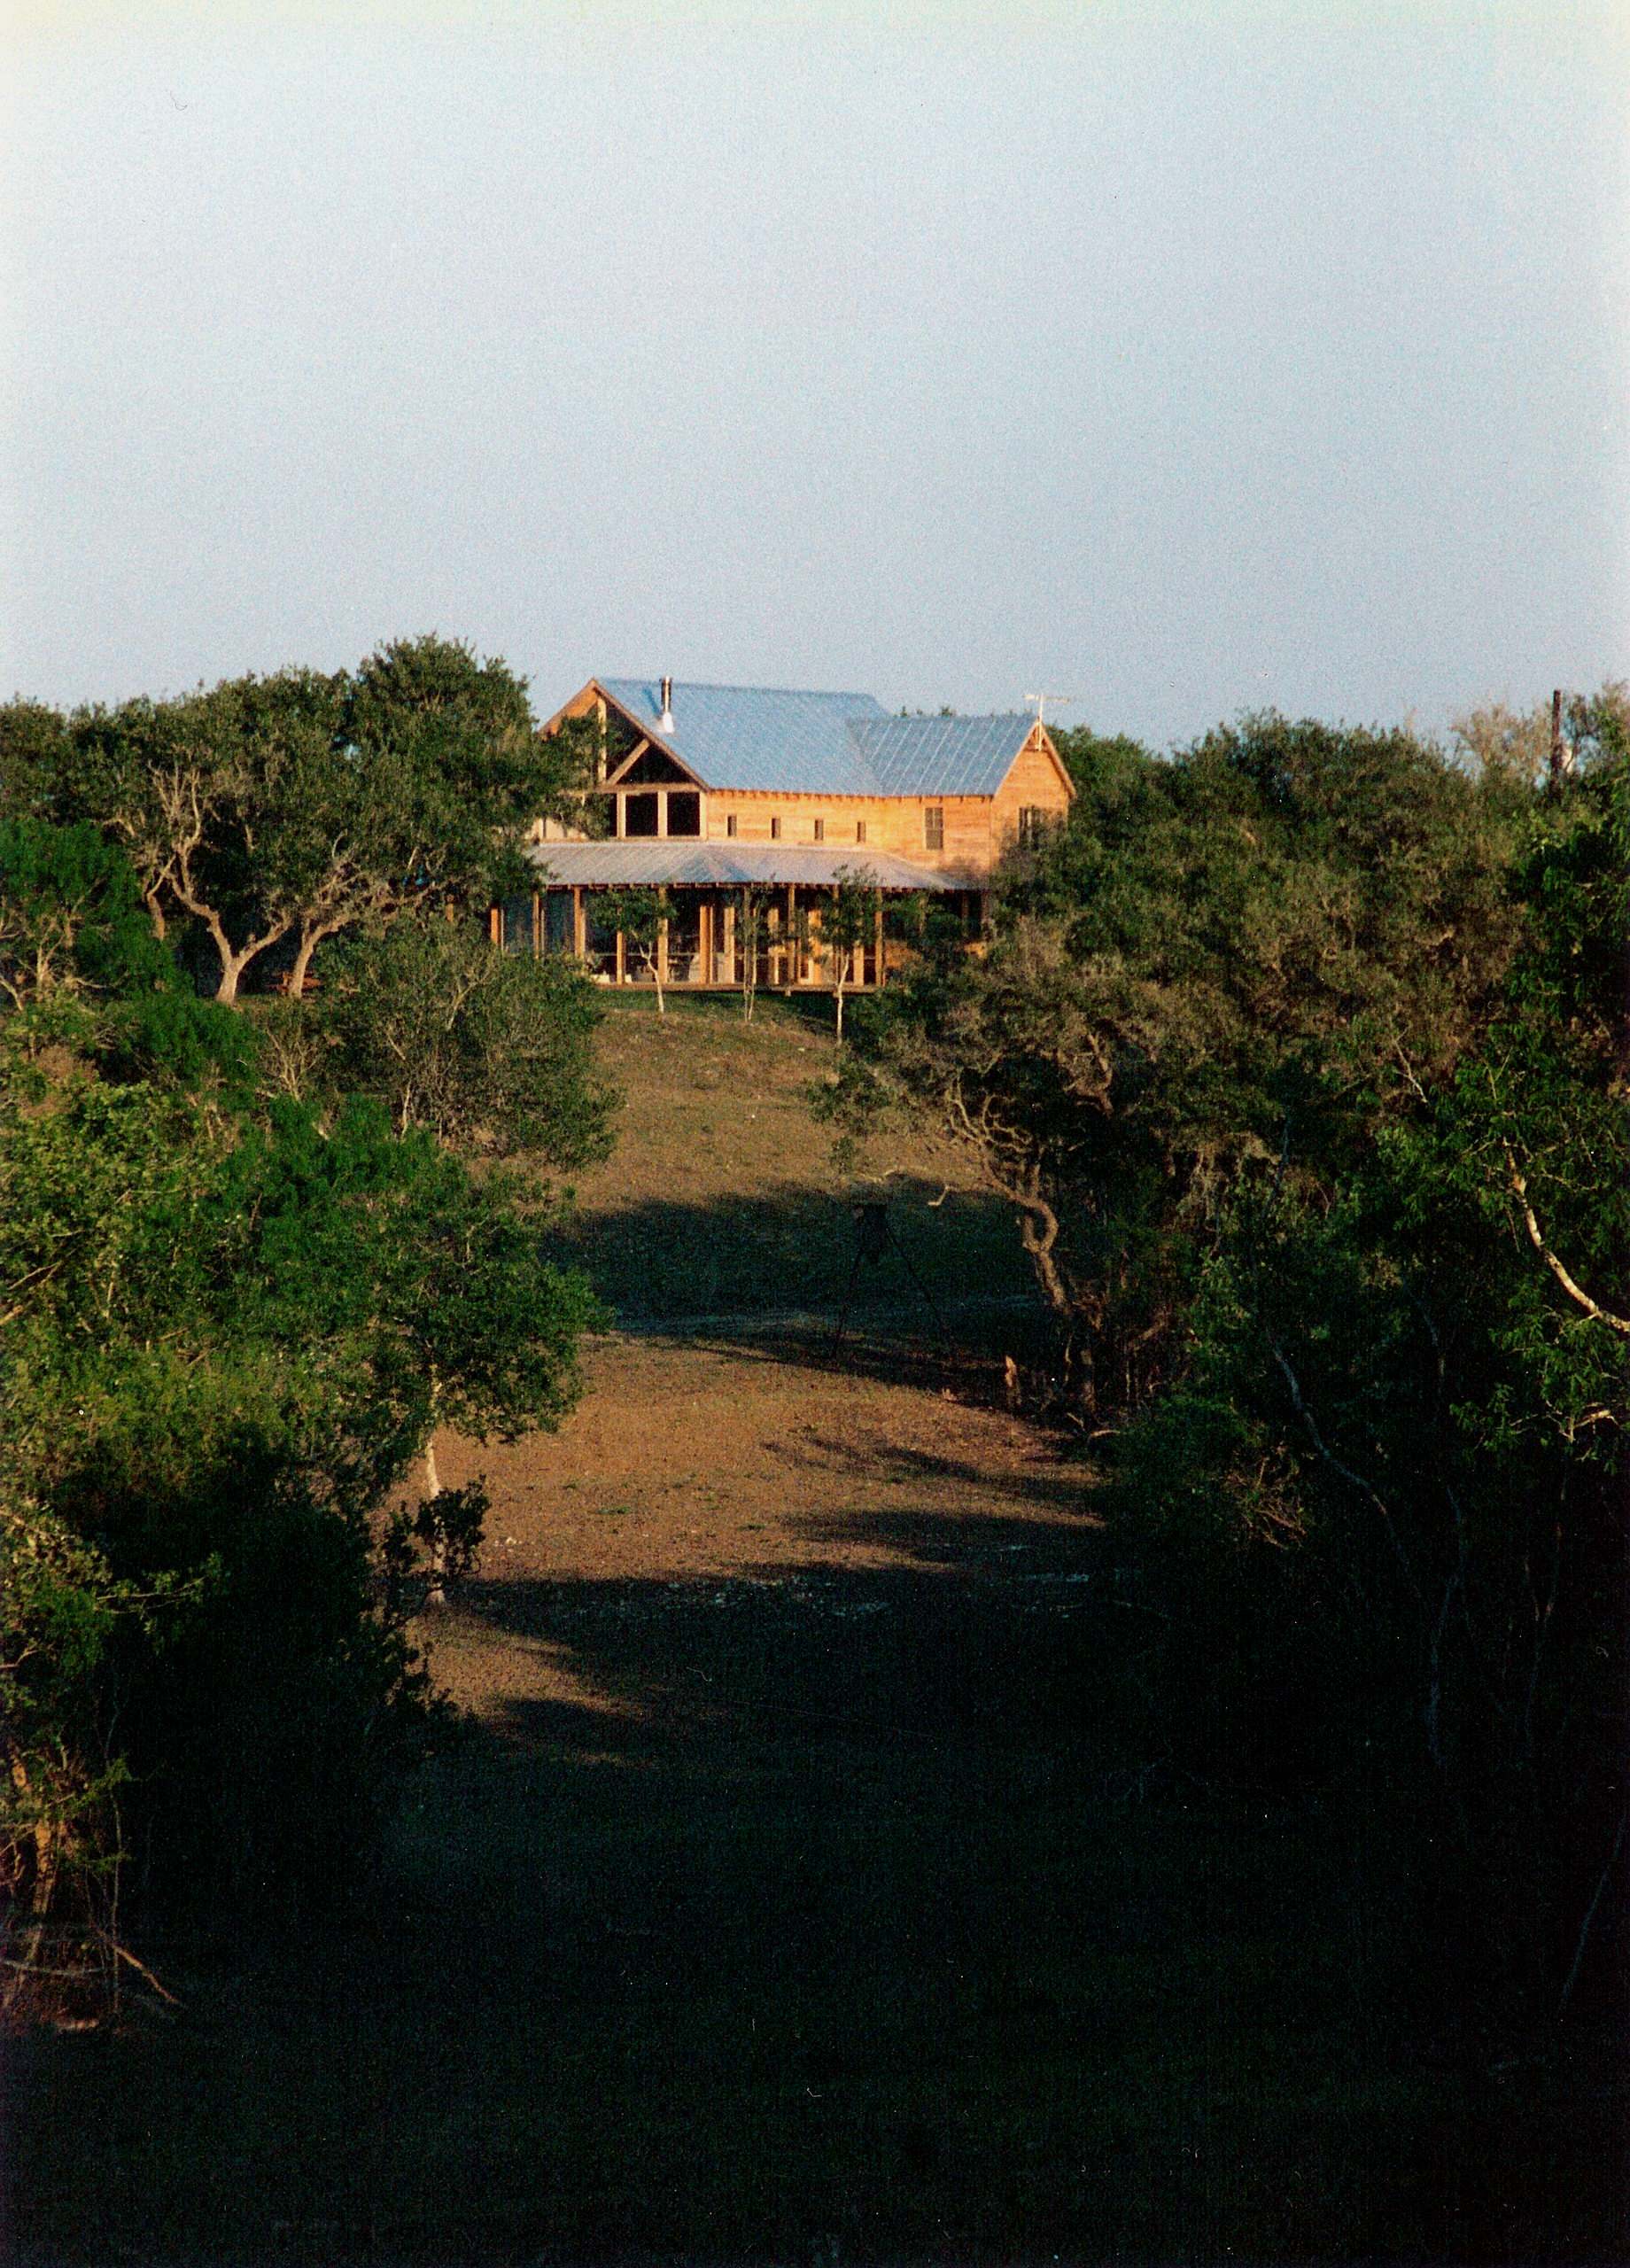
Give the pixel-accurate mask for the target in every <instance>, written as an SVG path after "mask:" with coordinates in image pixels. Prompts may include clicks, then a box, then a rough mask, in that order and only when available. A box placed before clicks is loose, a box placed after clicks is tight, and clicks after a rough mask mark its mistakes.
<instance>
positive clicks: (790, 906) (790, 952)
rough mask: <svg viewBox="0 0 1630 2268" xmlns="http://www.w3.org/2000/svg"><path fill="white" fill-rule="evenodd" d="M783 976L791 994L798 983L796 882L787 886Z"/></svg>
mask: <svg viewBox="0 0 1630 2268" xmlns="http://www.w3.org/2000/svg"><path fill="white" fill-rule="evenodd" d="M782 975H784V976H785V978H786V980H787V989H788V991H789V992H790V991H791V990H792V988H793V986H794V985H795V984H796V983H797V982H798V885H797V883H796V882H788V885H787V954H786V959H785V962H784V964H783V967H782Z"/></svg>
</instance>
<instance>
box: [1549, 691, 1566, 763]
mask: <svg viewBox="0 0 1630 2268" xmlns="http://www.w3.org/2000/svg"><path fill="white" fill-rule="evenodd" d="M1565 769H1566V766H1565V765H1564V760H1563V753H1562V688H1561V687H1560V686H1558V687H1557V688H1556V692H1555V693H1553V694H1552V695H1551V786H1552V787H1553V788H1560V787H1561V785H1562V775H1563V773H1564V770H1565Z"/></svg>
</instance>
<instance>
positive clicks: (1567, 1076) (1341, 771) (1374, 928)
mask: <svg viewBox="0 0 1630 2268" xmlns="http://www.w3.org/2000/svg"><path fill="white" fill-rule="evenodd" d="M1569 713H1570V717H1571V720H1572V722H1571V730H1572V734H1573V741H1572V745H1573V747H1574V749H1575V750H1576V752H1577V757H1578V760H1577V762H1576V764H1575V765H1574V766H1573V768H1572V772H1571V773H1565V774H1564V776H1563V777H1562V778H1561V779H1560V780H1558V781H1555V782H1553V783H1551V784H1550V785H1548V787H1547V788H1546V789H1545V791H1544V792H1536V791H1535V789H1534V788H1533V787H1532V786H1531V785H1530V784H1529V783H1528V781H1527V780H1526V777H1525V774H1524V773H1523V772H1522V768H1521V767H1515V768H1514V767H1513V766H1512V765H1507V764H1503V763H1501V762H1486V763H1485V764H1484V765H1482V766H1481V767H1477V768H1469V767H1466V766H1464V765H1460V764H1457V763H1455V762H1453V761H1451V760H1449V759H1448V758H1447V757H1444V756H1443V755H1442V754H1441V752H1440V751H1439V750H1437V749H1435V748H1434V747H1432V745H1430V744H1428V743H1424V742H1419V741H1417V740H1416V739H1414V738H1413V737H1411V736H1410V735H1409V734H1402V733H1395V732H1394V733H1384V732H1364V731H1348V730H1341V729H1337V728H1333V727H1330V726H1323V725H1319V724H1315V723H1309V722H1302V723H1291V722H1288V721H1287V720H1285V719H1284V718H1278V717H1274V716H1265V717H1257V718H1247V719H1246V720H1245V721H1244V722H1242V723H1240V724H1238V725H1236V726H1227V727H1223V728H1220V729H1219V730H1217V731H1215V732H1213V733H1211V734H1207V735H1206V736H1205V737H1204V738H1203V739H1201V740H1200V741H1199V742H1196V743H1195V744H1194V745H1193V746H1192V747H1191V748H1190V749H1187V750H1183V751H1181V752H1179V753H1178V755H1177V756H1176V757H1174V758H1173V759H1172V760H1171V761H1169V762H1160V761H1157V760H1156V759H1153V758H1152V757H1147V756H1146V755H1145V754H1143V753H1142V752H1141V751H1139V750H1137V749H1136V748H1135V747H1132V746H1130V745H1129V744H1128V743H1125V742H1114V741H1107V740H1103V739H1100V738H1098V737H1096V736H1091V737H1089V738H1088V739H1087V740H1085V741H1083V742H1082V743H1081V744H1080V745H1078V746H1076V747H1075V748H1074V749H1073V750H1072V751H1071V757H1070V760H1071V762H1072V768H1073V770H1074V772H1075V777H1076V779H1077V781H1078V784H1079V787H1080V790H1081V792H1080V795H1079V797H1078V800H1077V803H1076V804H1075V808H1074V810H1073V811H1072V812H1071V815H1070V819H1069V821H1068V824H1067V826H1066V827H1063V828H1061V829H1059V830H1058V831H1057V832H1056V833H1055V834H1054V835H1051V836H1049V837H1047V838H1045V839H1044V841H1042V842H1041V843H1037V844H1035V845H1032V846H1027V847H1026V848H1025V849H1024V850H1022V851H1021V852H1020V853H1017V854H1016V855H1015V857H1014V858H1013V861H1012V862H1011V864H1010V866H1009V869H1008V871H1007V872H1006V874H1005V876H1004V877H1003V878H1002V881H1001V884H1000V887H999V889H998V892H997V905H996V912H995V920H994V927H993V934H992V936H991V938H990V943H989V947H988V950H987V951H985V952H984V953H983V954H982V955H981V956H975V957H969V956H967V955H966V954H964V953H961V952H959V951H954V950H950V949H948V950H944V951H937V952H936V951H932V950H930V951H928V952H926V953H925V955H924V956H923V958H922V959H921V961H920V965H919V967H918V968H917V970H916V972H915V973H914V974H913V975H912V976H910V977H909V978H908V979H907V981H906V982H904V983H902V984H901V985H899V986H898V987H896V988H891V990H890V992H889V994H887V995H885V996H884V997H883V998H882V999H881V1000H880V1001H875V1002H869V1003H867V1004H866V1006H865V1011H864V1013H863V1014H859V1015H858V1016H857V1018H856V1020H855V1021H856V1026H857V1030H856V1043H857V1044H856V1046H855V1047H854V1049H853V1050H851V1051H850V1060H849V1061H848V1062H847V1063H846V1064H845V1066H844V1068H843V1069H842V1074H841V1076H840V1081H839V1085H838V1087H837V1090H836V1091H835V1094H834V1109H835V1111H836V1113H837V1115H838V1116H839V1118H840V1119H841V1120H842V1119H847V1120H849V1121H850V1122H852V1123H855V1124H863V1123H869V1124H875V1123H876V1121H877V1114H878V1113H880V1112H886V1111H887V1110H889V1109H890V1108H904V1109H907V1110H910V1111H912V1112H914V1113H919V1114H920V1113H928V1114H931V1115H933V1117H934V1118H935V1120H936V1121H937V1122H939V1124H940V1125H941V1127H942V1129H943V1131H944V1132H945V1133H946V1134H947V1135H949V1136H950V1137H951V1138H952V1140H953V1141H954V1142H955V1143H956V1144H957V1145H958V1146H959V1148H960V1150H961V1153H962V1155H963V1158H964V1160H965V1170H966V1178H967V1180H968V1181H969V1183H970V1184H973V1185H976V1186H978V1187H981V1188H982V1189H984V1190H986V1191H989V1192H995V1193H996V1194H997V1195H998V1196H1001V1197H1003V1198H1005V1200H1008V1201H1009V1202H1010V1203H1011V1204H1012V1205H1013V1208H1014V1210H1015V1214H1016V1216H1017V1219H1018V1223H1019V1228H1020V1232H1021V1236H1022V1238H1023V1240H1024V1242H1025V1245H1026V1247H1027V1248H1028V1251H1029V1253H1030V1254H1031V1256H1032V1260H1033V1262H1034V1265H1035V1268H1036V1276H1037V1281H1038V1285H1039V1286H1040V1288H1041V1289H1042V1291H1043V1293H1044V1297H1045V1300H1046V1301H1047V1305H1048V1309H1049V1311H1050V1313H1051V1315H1052V1317H1053V1320H1054V1329H1055V1338H1054V1355H1053V1360H1054V1363H1055V1364H1056V1366H1057V1370H1056V1375H1057V1386H1056V1389H1055V1391H1056V1394H1057V1396H1058V1398H1059V1406H1060V1408H1061V1410H1063V1411H1064V1412H1066V1413H1068V1414H1071V1415H1073V1416H1074V1417H1075V1421H1076V1422H1077V1423H1079V1424H1080V1425H1083V1427H1084V1428H1085V1429H1087V1430H1089V1431H1090V1432H1091V1433H1092V1435H1093V1437H1094V1440H1095V1443H1096V1445H1097V1447H1098V1451H1099V1453H1100V1454H1101V1455H1102V1456H1104V1457H1105V1458H1106V1461H1107V1477H1108V1479H1109V1482H1110V1487H1109V1491H1108V1493H1107V1495H1106V1497H1104V1498H1103V1499H1101V1500H1100V1501H1103V1502H1105V1503H1107V1504H1109V1505H1111V1506H1112V1507H1113V1511H1114V1521H1115V1523H1116V1525H1117V1526H1118V1528H1119V1530H1120V1532H1121V1534H1122V1536H1123V1537H1124V1538H1125V1541H1126V1549H1127V1551H1128V1555H1129V1563H1135V1564H1136V1566H1137V1569H1138V1570H1139V1571H1140V1572H1139V1574H1138V1577H1137V1580H1138V1581H1139V1582H1140V1583H1141V1584H1142V1585H1143V1587H1144V1588H1142V1590H1141V1591H1140V1593H1139V1596H1138V1598H1137V1602H1136V1603H1137V1604H1139V1605H1140V1607H1141V1608H1142V1609H1143V1611H1144V1612H1145V1613H1146V1614H1147V1616H1148V1618H1149V1619H1148V1621H1147V1625H1146V1627H1147V1628H1148V1629H1149V1631H1150V1632H1151V1633H1152V1634H1154V1635H1152V1637H1151V1640H1150V1645H1149V1666H1148V1675H1149V1680H1150V1684H1149V1690H1150V1691H1151V1692H1152V1693H1155V1694H1159V1695H1160V1697H1161V1698H1160V1705H1159V1708H1160V1725H1159V1729H1158V1738H1159V1740H1160V1742H1161V1743H1162V1744H1164V1746H1165V1751H1166V1753H1167V1754H1168V1756H1169V1758H1170V1759H1171V1761H1172V1764H1173V1767H1174V1768H1181V1769H1186V1770H1189V1771H1191V1772H1197V1773H1199V1774H1201V1775H1204V1776H1205V1777H1207V1778H1208V1779H1215V1778H1217V1777H1221V1778H1222V1779H1224V1780H1226V1781H1227V1782H1229V1783H1230V1784H1234V1785H1239V1784H1242V1783H1243V1784H1247V1785H1250V1784H1255V1785H1270V1786H1273V1787H1274V1788H1276V1789H1277V1790H1282V1791H1283V1790H1294V1791H1298V1792H1300V1793H1301V1794H1302V1795H1304V1796H1308V1795H1311V1796H1314V1797H1316V1799H1317V1800H1319V1801H1321V1802H1324V1803H1328V1804H1331V1805H1333V1806H1337V1807H1338V1808H1339V1807H1341V1806H1351V1807H1352V1808H1353V1812H1354V1815H1356V1814H1360V1813H1363V1812H1364V1811H1365V1809H1366V1806H1367V1807H1368V1811H1369V1815H1370V1819H1371V1822H1372V1827H1373V1830H1374V1836H1375V1838H1376V1840H1375V1843H1374V1845H1373V1847H1374V1850H1375V1852H1376V1853H1377V1854H1378V1872H1377V1876H1376V1877H1375V1879H1374V1880H1373V1881H1372V1882H1371V1883H1370V1886H1369V1890H1368V1891H1366V1895H1369V1894H1370V1892H1373V1893H1374V1894H1375V1895H1377V1896H1384V1897H1385V1899H1389V1900H1391V1901H1392V1904H1391V1908H1390V1910H1391V1911H1392V1912H1393V1914H1394V1915H1409V1916H1410V1917H1411V1918H1410V1921H1409V1924H1408V1926H1407V1928H1406V1929H1405V1930H1404V1933H1403V1937H1402V1938H1399V1937H1397V1936H1396V1935H1393V1936H1391V1937H1389V1938H1388V1940H1387V1942H1388V1943H1389V1944H1390V1946H1391V1947H1392V1956H1396V1957H1397V1958H1398V1959H1399V1960H1401V1961H1403V1960H1404V1954H1405V1950H1406V1946H1409V1947H1413V1948H1414V1949H1415V1950H1416V1951H1419V1950H1420V1949H1423V1948H1430V1949H1431V1961H1432V1962H1434V1963H1435V1964H1436V1968H1435V1972H1434V1976H1433V1982H1432V1989H1433V1991H1434V1992H1436V1991H1439V1990H1440V1989H1441V1991H1443V1992H1447V1993H1448V1995H1449V1997H1450V2000H1451V2001H1453V2003H1454V2010H1455V2014H1454V2017H1453V2020H1454V2021H1455V2022H1456V2023H1471V2022H1472V2021H1473V2020H1474V2011H1477V2010H1479V2009H1480V2011H1481V2015H1480V2016H1477V2017H1476V2018H1475V2020H1477V2021H1486V2022H1488V2023H1493V2024H1495V2025H1497V2026H1499V2027H1502V2036H1503V2037H1506V2038H1510V2036H1511V2031H1512V2028H1513V2027H1515V2028H1516V2029H1517V2031H1520V2030H1521V2029H1522V2028H1523V2027H1524V2026H1525V2025H1532V2024H1533V2023H1541V2024H1543V2023H1547V2022H1551V2023H1554V2022H1555V2021H1556V2018H1557V2016H1558V2015H1559V2014H1560V2013H1561V2012H1563V2011H1564V2008H1565V2007H1566V2006H1567V2005H1568V2004H1569V2003H1570V2001H1571V2000H1572V1999H1573V1997H1574V1996H1575V1995H1576V1993H1577V1992H1578V1990H1579V1979H1580V1976H1581V1975H1588V1976H1594V1977H1596V1978H1597V1980H1598V1982H1599V1981H1600V1980H1601V1978H1602V1977H1603V1976H1604V1975H1605V1974H1606V1973H1607V1971H1608V1969H1609V1968H1611V1963H1608V1962H1607V1961H1606V1955H1605V1954H1604V1953H1603V1938H1604V1936H1605V1935H1606V1934H1608V1933H1606V1932H1605V1931H1604V1930H1603V1918H1602V1910H1601V1891H1602V1885H1603V1883H1604V1881H1605V1879H1606V1872H1607V1871H1611V1868H1612V1866H1613V1865H1614V1864H1615V1863H1616V1862H1617V1859H1618V1854H1619V1852H1621V1850H1622V1848H1623V1845H1624V1840H1625V1836H1626V1824H1625V1820H1624V1817H1623V1814H1622V1808H1621V1806H1622V1803H1623V1796H1622V1775H1623V1770H1624V1764H1625V1755H1626V1723H1625V1686H1624V1681H1623V1677H1622V1660H1623V1600H1624V1596H1625V1581H1626V1536H1625V1533H1624V1529H1623V1523H1622V1518H1621V1516H1620V1506H1621V1490H1622V1483H1623V1474H1624V1456H1625V1448H1624V1444H1625V1439H1626V1425H1627V1424H1630V1395H1627V1394H1626V1369H1627V1365H1626V1355H1627V1354H1630V1301H1627V1300H1626V1293H1625V1285H1626V1281H1627V1280H1630V1270H1627V1266H1626V1254H1627V1253H1630V1013H1627V1011H1630V986H1627V983H1626V978H1627V975H1630V970H1627V968H1626V957H1625V940H1626V936H1630V896H1627V892H1630V800H1627V799H1630V776H1627V774H1630V765H1627V762H1626V753H1625V738H1624V732H1623V726H1622V724H1621V722H1620V720H1619V717H1618V709H1617V705H1616V702H1615V700H1614V698H1613V697H1612V689H1611V688H1610V689H1609V694H1608V695H1606V696H1603V697H1600V698H1598V699H1596V700H1595V701H1594V702H1591V703H1585V702H1580V703H1575V704H1573V706H1572V709H1571V711H1570V712H1569ZM1382 1852H1385V1854H1386V1857H1385V1865H1384V1866H1383V1865H1382V1864H1381V1863H1380V1857H1379V1854H1380V1853H1382ZM1604 1870H1605V1871H1604ZM1382 1876H1385V1885H1384V1887H1380V1886H1378V1885H1380V1884H1381V1877H1382ZM1392 1956H1389V1957H1392ZM1408 1965H1409V1964H1408V1962H1407V1961H1405V1966H1406V1967H1407V1966H1408ZM1417 1981H1418V1980H1417ZM1456 1993H1458V1998H1456V1997H1455V1995H1456Z"/></svg>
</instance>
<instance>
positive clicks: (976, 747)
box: [850, 713, 1036, 796]
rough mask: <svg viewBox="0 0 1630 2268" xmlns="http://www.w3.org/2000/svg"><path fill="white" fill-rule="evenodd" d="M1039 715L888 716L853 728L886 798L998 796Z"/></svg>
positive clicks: (863, 758)
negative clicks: (1036, 716) (997, 793)
mask: <svg viewBox="0 0 1630 2268" xmlns="http://www.w3.org/2000/svg"><path fill="white" fill-rule="evenodd" d="M1035 723H1036V719H1035V718H1034V717H1027V716H1025V715H1023V714H1022V713H1020V714H1018V715H1014V716H1007V717H885V718H881V720H880V721H879V722H877V723H875V724H872V723H865V722H857V723H855V724H852V725H851V726H850V739H851V740H852V741H853V742H855V745H856V749H857V750H858V754H859V756H860V758H861V761H862V762H863V763H864V764H865V765H866V767H867V769H868V770H869V771H870V772H871V773H872V774H873V778H874V779H875V780H876V781H877V783H878V785H877V789H876V793H877V794H879V795H882V796H994V795H995V793H996V791H997V788H999V787H1000V786H1001V784H1002V782H1003V781H1004V780H1005V779H1006V777H1007V774H1008V772H1009V770H1010V768H1011V767H1012V765H1013V758H1014V757H1016V756H1017V755H1018V753H1019V751H1020V750H1021V748H1022V747H1023V746H1024V744H1025V742H1026V741H1027V740H1028V738H1029V735H1030V733H1031V731H1032V729H1033V728H1034V726H1035Z"/></svg>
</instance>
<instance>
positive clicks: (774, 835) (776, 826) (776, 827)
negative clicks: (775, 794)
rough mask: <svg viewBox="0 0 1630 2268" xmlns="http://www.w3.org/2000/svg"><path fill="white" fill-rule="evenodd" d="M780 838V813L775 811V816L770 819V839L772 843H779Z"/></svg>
mask: <svg viewBox="0 0 1630 2268" xmlns="http://www.w3.org/2000/svg"><path fill="white" fill-rule="evenodd" d="M780 839H781V820H780V813H779V812H777V814H776V816H775V817H774V818H773V819H772V820H771V821H770V840H771V842H772V843H779V842H780Z"/></svg>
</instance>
